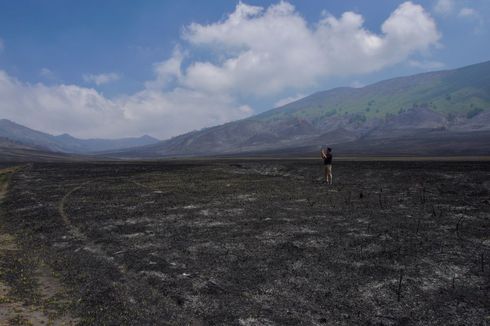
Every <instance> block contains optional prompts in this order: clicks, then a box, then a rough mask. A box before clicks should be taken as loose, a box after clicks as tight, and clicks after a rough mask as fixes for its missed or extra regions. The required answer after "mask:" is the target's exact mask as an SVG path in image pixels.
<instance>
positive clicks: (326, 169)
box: [325, 164, 332, 173]
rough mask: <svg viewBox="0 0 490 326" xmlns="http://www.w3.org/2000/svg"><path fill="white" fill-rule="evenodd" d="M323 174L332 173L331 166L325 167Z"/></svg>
mask: <svg viewBox="0 0 490 326" xmlns="http://www.w3.org/2000/svg"><path fill="white" fill-rule="evenodd" d="M325 172H327V173H332V164H326V165H325Z"/></svg>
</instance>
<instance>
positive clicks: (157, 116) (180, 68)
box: [0, 1, 440, 139]
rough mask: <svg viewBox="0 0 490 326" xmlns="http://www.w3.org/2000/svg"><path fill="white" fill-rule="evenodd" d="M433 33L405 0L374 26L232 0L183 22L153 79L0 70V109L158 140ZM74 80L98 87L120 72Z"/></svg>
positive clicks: (386, 61)
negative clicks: (140, 83)
mask: <svg viewBox="0 0 490 326" xmlns="http://www.w3.org/2000/svg"><path fill="white" fill-rule="evenodd" d="M439 38H440V35H439V32H438V30H437V27H436V24H435V22H434V20H433V19H432V17H431V16H430V15H429V14H428V13H427V12H426V11H425V10H424V8H423V7H421V6H420V5H417V4H414V3H412V2H410V1H407V2H405V3H403V4H401V5H400V6H399V7H398V8H397V9H396V10H395V11H394V12H393V13H391V15H390V16H389V17H387V19H386V20H385V21H384V23H383V24H382V25H381V32H379V33H376V32H372V31H369V30H368V29H367V28H366V27H365V26H364V19H363V17H362V16H361V15H360V14H358V13H354V12H345V13H343V14H342V15H341V16H340V17H335V16H332V15H323V16H321V18H320V19H319V20H318V21H317V22H316V23H314V24H311V23H309V22H307V21H306V20H305V18H304V17H303V16H301V15H300V13H298V12H297V10H296V9H295V8H294V7H293V6H292V5H291V4H289V3H288V2H284V1H282V2H279V3H278V4H275V5H271V6H269V7H268V8H263V7H258V6H250V5H247V4H245V3H241V2H240V3H239V4H238V5H237V6H236V8H235V10H234V12H232V13H231V14H229V15H228V16H226V17H225V18H224V19H223V20H220V21H217V22H214V23H211V24H199V23H193V24H190V25H189V26H186V27H185V28H184V30H183V33H182V43H181V45H180V46H177V47H176V48H175V50H174V52H173V53H172V55H171V56H170V57H169V58H167V59H166V60H163V61H161V62H157V63H155V64H154V65H153V68H154V73H155V78H154V79H153V80H150V81H147V82H146V83H144V87H143V89H142V90H141V91H139V92H137V93H134V94H129V95H124V96H119V97H117V98H107V97H105V96H104V95H102V94H101V93H99V92H98V91H97V90H95V89H92V88H88V87H80V86H75V85H55V86H46V85H44V84H28V83H24V82H21V81H19V80H17V79H15V78H13V77H11V76H9V75H8V74H7V73H5V72H1V71H0V100H1V105H0V115H1V116H2V117H4V118H9V119H12V120H14V121H17V122H19V123H22V124H26V125H28V126H29V127H33V128H37V129H40V130H45V131H48V132H52V133H62V132H67V131H68V132H70V133H73V134H74V135H75V136H78V137H95V136H96V137H122V136H135V135H141V134H146V133H149V134H151V135H154V136H156V137H159V138H162V139H164V138H168V137H171V136H175V135H178V134H181V133H183V132H187V131H191V130H194V129H200V128H203V127H208V126H212V125H216V124H221V123H225V122H228V121H231V120H236V119H240V118H244V117H247V116H250V115H251V114H252V113H253V110H252V108H251V107H249V106H248V105H247V104H248V103H252V102H253V101H254V100H258V101H260V100H264V99H268V100H270V101H271V102H274V100H276V101H277V98H278V97H283V98H284V99H283V100H279V101H277V102H276V105H280V104H283V103H285V101H292V100H294V99H295V98H294V97H290V96H288V94H301V95H298V96H303V95H302V94H303V93H306V92H307V91H308V88H309V87H312V86H316V85H318V83H319V82H321V81H322V80H325V79H326V78H331V77H333V76H346V75H357V74H363V73H369V72H372V71H376V70H379V69H383V68H385V67H388V66H390V65H394V64H397V63H400V62H404V61H405V60H407V58H410V56H411V55H412V54H414V53H418V52H423V51H427V50H428V49H430V47H431V46H433V45H436V44H437V42H438V40H439ZM202 54H205V55H202ZM202 58H207V59H206V60H204V59H202ZM83 78H84V80H85V81H86V82H87V83H93V84H95V85H103V84H105V83H109V82H112V81H115V80H117V79H119V78H120V76H119V75H118V74H116V73H104V74H86V75H84V76H83Z"/></svg>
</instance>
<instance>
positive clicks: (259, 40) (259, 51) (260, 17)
mask: <svg viewBox="0 0 490 326" xmlns="http://www.w3.org/2000/svg"><path fill="white" fill-rule="evenodd" d="M381 30H382V32H383V33H382V34H376V33H373V32H370V31H368V30H367V29H366V28H365V27H364V26H363V17H362V16H361V15H359V14H356V13H353V12H345V13H344V14H343V15H342V16H341V17H340V18H336V17H334V16H331V15H330V16H326V17H324V18H322V19H321V20H320V21H319V22H317V23H316V24H315V25H313V26H310V25H309V24H308V23H307V22H306V21H305V19H304V18H303V17H302V16H301V15H300V14H299V13H298V12H296V10H295V8H294V7H293V6H292V5H291V4H289V3H287V2H280V3H278V4H276V5H272V6H270V7H269V8H267V9H264V8H261V7H255V6H249V5H246V4H244V3H239V4H238V5H237V7H236V9H235V11H234V12H233V13H232V14H230V15H229V16H228V17H227V18H226V19H224V20H223V21H220V22H217V23H213V24H209V25H201V24H197V23H193V24H191V25H189V26H188V27H187V28H186V29H185V31H184V34H183V37H184V39H185V40H187V41H188V42H189V43H190V45H191V46H194V47H202V48H210V49H213V50H214V51H216V52H219V53H220V54H221V59H220V58H216V60H214V61H198V62H194V63H192V64H191V65H190V66H188V67H187V69H186V70H185V71H184V72H183V74H182V75H181V77H180V80H181V82H182V84H183V85H185V86H186V87H189V88H192V89H199V90H204V91H206V92H210V93H219V92H227V93H231V94H241V95H253V96H258V97H260V96H265V95H271V94H277V93H280V92H281V91H283V90H285V89H288V88H292V89H306V88H308V87H310V86H312V85H314V84H315V83H316V82H317V81H318V80H319V79H321V78H326V77H330V76H335V75H351V74H360V73H368V72H372V71H375V70H379V69H382V68H384V67H387V66H389V65H393V64H396V63H399V62H402V61H403V60H405V59H406V58H407V57H409V56H410V55H411V54H412V53H415V52H419V51H426V50H427V49H428V48H429V47H430V46H432V45H435V44H436V43H437V41H438V40H439V38H440V35H439V33H438V31H437V27H436V24H435V22H434V20H433V19H432V18H431V17H430V15H429V14H428V13H427V12H426V11H425V10H424V9H423V8H422V7H421V6H420V5H416V4H413V3H412V2H409V1H408V2H405V3H403V4H401V5H400V6H399V7H398V8H397V9H396V10H395V11H394V12H393V13H392V14H391V16H390V17H389V18H388V19H387V20H386V21H385V22H384V23H383V25H382V27H381Z"/></svg>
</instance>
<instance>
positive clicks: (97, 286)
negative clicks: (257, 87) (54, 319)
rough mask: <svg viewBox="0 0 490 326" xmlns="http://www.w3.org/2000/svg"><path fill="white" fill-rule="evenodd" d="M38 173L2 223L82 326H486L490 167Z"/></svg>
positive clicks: (19, 185)
mask: <svg viewBox="0 0 490 326" xmlns="http://www.w3.org/2000/svg"><path fill="white" fill-rule="evenodd" d="M321 175H322V167H321V166H320V165H319V164H318V162H317V161H311V160H296V161H293V160H291V161H285V160H269V161H253V160H241V161H240V160H236V161H231V160H221V161H200V162H199V161H183V162H162V163H107V164H102V163H99V164H88V163H86V164H82V163H71V164H62V163H53V164H49V163H35V164H30V165H27V166H24V167H23V168H22V169H21V170H19V171H17V172H16V173H15V174H14V175H13V176H12V178H11V184H10V188H9V192H8V194H7V196H6V200H5V202H4V203H3V214H2V215H1V221H0V222H1V224H2V226H3V228H4V229H5V230H6V232H9V234H11V235H12V236H15V238H16V239H18V242H19V246H20V247H21V248H22V249H23V251H24V252H28V253H30V254H32V255H34V256H35V257H40V258H39V259H42V261H43V262H45V263H46V265H47V266H49V268H50V269H52V270H53V274H55V275H56V276H57V278H58V279H59V280H61V282H62V283H63V286H64V287H65V288H66V291H68V294H69V298H70V300H71V301H70V302H71V303H70V304H67V306H66V309H68V310H69V311H70V312H71V314H72V315H74V316H77V317H78V318H79V320H78V321H79V323H80V324H82V325H94V324H95V325H101V324H102V325H136V324H137V325H331V324H337V325H351V324H364V325H370V324H376V325H427V324H435V325H461V324H465V325H486V324H487V323H488V322H489V321H490V317H489V316H490V312H489V307H490V299H489V296H488V293H489V288H490V282H489V281H490V277H489V276H490V264H489V260H490V237H489V234H490V232H489V230H490V202H489V197H490V196H489V194H490V164H488V162H337V163H336V164H335V165H334V182H335V184H334V185H333V186H327V185H325V184H323V183H322V182H321V178H320V176H321Z"/></svg>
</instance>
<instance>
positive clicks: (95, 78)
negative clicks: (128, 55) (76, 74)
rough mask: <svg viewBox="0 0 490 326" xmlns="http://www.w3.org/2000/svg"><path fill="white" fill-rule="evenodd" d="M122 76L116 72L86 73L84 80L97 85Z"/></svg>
mask: <svg viewBox="0 0 490 326" xmlns="http://www.w3.org/2000/svg"><path fill="white" fill-rule="evenodd" d="M120 78H121V76H120V75H119V74H116V73H114V72H111V73H105V74H84V75H83V80H84V81H85V82H87V83H93V84H95V85H97V86H100V85H104V84H108V83H111V82H114V81H117V80H119V79H120Z"/></svg>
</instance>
